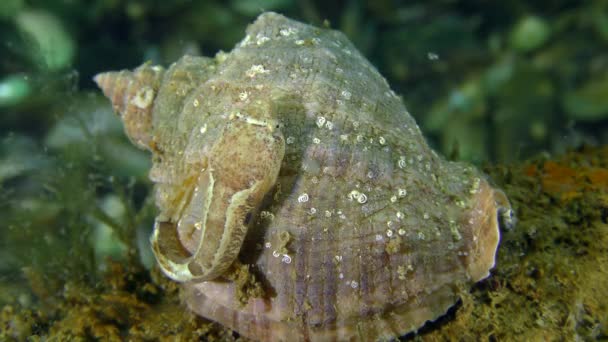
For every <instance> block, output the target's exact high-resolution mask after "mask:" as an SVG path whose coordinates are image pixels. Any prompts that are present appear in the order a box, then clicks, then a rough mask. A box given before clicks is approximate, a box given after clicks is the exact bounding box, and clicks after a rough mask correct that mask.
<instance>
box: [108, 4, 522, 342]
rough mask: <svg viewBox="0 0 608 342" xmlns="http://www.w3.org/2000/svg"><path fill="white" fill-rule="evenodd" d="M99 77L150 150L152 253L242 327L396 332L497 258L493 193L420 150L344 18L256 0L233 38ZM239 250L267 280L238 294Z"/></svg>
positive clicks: (257, 333) (273, 336)
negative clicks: (297, 12) (345, 29)
mask: <svg viewBox="0 0 608 342" xmlns="http://www.w3.org/2000/svg"><path fill="white" fill-rule="evenodd" d="M96 81H97V83H98V84H99V86H100V87H101V88H102V90H103V91H104V93H105V94H106V96H108V97H109V98H110V99H111V100H112V103H113V104H114V106H115V108H116V110H117V111H118V112H119V113H120V114H121V117H122V119H123V121H124V122H125V128H126V133H127V135H129V137H130V138H131V140H132V141H134V142H135V143H136V144H137V145H138V146H140V147H142V148H146V149H149V150H150V151H151V152H152V153H153V161H154V164H153V167H152V170H151V171H150V178H151V179H152V180H153V181H154V182H155V191H156V202H157V206H158V208H159V210H160V213H159V215H158V217H157V219H156V226H155V230H154V233H153V236H152V244H153V248H154V252H155V255H156V257H157V260H158V262H159V265H160V267H161V269H162V270H163V271H164V272H165V274H167V275H168V276H169V277H171V278H173V279H175V280H177V281H181V282H183V283H184V290H185V291H184V293H185V297H186V300H185V301H186V303H187V305H188V307H189V308H190V309H191V310H193V311H194V312H196V313H198V314H200V315H202V316H205V317H207V318H210V319H212V320H215V321H218V322H220V323H222V324H224V325H226V326H228V327H230V328H232V329H234V330H236V331H238V332H239V333H240V334H242V335H244V336H247V337H250V338H253V339H257V340H265V341H286V340H290V341H293V340H302V341H307V340H312V341H321V340H363V341H368V340H375V339H385V338H392V337H396V336H399V335H402V334H405V333H407V332H409V331H412V330H416V329H418V328H419V327H420V326H422V325H423V324H424V323H425V322H426V321H428V320H434V319H436V318H437V317H439V316H441V315H443V314H444V313H445V312H446V310H447V309H448V308H449V307H450V306H452V305H453V304H454V303H455V302H456V300H457V297H458V291H459V290H458V289H459V288H462V286H463V285H467V284H471V283H473V282H476V281H478V280H480V279H483V278H485V277H487V276H488V275H489V270H490V269H491V268H492V267H493V266H494V260H495V253H496V249H497V247H498V242H499V236H500V234H499V229H498V220H497V216H498V215H499V214H501V213H503V212H507V211H509V210H510V208H509V205H508V201H507V200H506V198H505V197H504V194H502V192H500V191H499V190H495V189H493V188H492V187H491V186H490V184H489V183H488V181H487V180H486V179H485V178H484V176H483V175H482V174H481V173H480V172H479V171H477V170H476V169H475V168H474V167H472V166H469V165H465V164H462V163H457V162H450V161H446V160H444V159H443V158H441V157H439V156H438V155H437V154H436V153H435V152H433V151H432V150H431V149H430V148H429V147H428V145H427V144H426V142H425V140H424V138H423V136H422V134H421V132H420V130H419V128H418V126H417V125H416V123H415V122H414V120H413V118H412V117H411V116H410V115H409V113H408V112H407V110H406V109H405V107H404V105H403V103H402V102H401V100H400V98H399V97H398V96H397V95H396V94H395V93H394V92H393V91H392V90H391V89H390V88H389V86H388V84H387V82H386V80H385V79H384V78H383V77H382V76H381V75H380V74H379V73H378V71H377V70H376V69H375V68H374V67H373V66H372V65H371V64H370V63H369V62H368V61H367V60H366V59H365V58H364V57H363V56H361V54H360V53H359V52H358V51H357V50H356V49H355V48H354V46H353V45H352V44H351V43H350V42H349V41H348V39H346V37H345V36H344V35H343V34H341V33H339V32H336V31H332V30H326V29H319V28H316V27H313V26H309V25H306V24H302V23H299V22H296V21H293V20H290V19H287V18H285V17H283V16H281V15H279V14H276V13H264V14H262V15H260V17H259V18H258V19H257V20H256V21H255V22H254V23H253V24H252V25H250V26H249V28H248V29H247V35H246V37H245V38H244V39H243V41H241V42H240V43H239V44H238V45H237V46H236V47H235V48H234V49H233V50H232V51H231V52H229V53H219V54H218V55H217V56H216V57H215V58H206V57H192V56H184V57H183V58H181V59H180V60H178V61H177V62H175V63H174V64H172V65H171V66H170V67H169V68H168V69H167V70H164V69H162V68H160V67H153V66H149V65H144V66H142V67H140V68H138V69H135V71H133V72H128V71H121V72H117V73H116V72H110V73H104V74H100V75H98V76H97V77H96ZM506 216H508V215H506ZM237 259H238V263H239V264H240V263H243V264H247V265H250V266H251V268H252V269H253V271H252V272H254V273H255V274H256V277H257V278H259V280H260V284H262V286H263V287H264V288H265V295H264V296H262V297H258V298H246V300H245V303H244V304H243V303H242V301H243V297H242V296H241V295H240V294H239V290H240V289H239V285H238V284H237V283H236V282H235V281H234V277H227V276H226V272H227V270H228V268H229V266H230V265H231V264H233V262H235V261H236V260H237Z"/></svg>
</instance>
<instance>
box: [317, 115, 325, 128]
mask: <svg viewBox="0 0 608 342" xmlns="http://www.w3.org/2000/svg"><path fill="white" fill-rule="evenodd" d="M324 124H325V118H324V117H322V116H319V117H317V126H319V128H321V127H323V125H324Z"/></svg>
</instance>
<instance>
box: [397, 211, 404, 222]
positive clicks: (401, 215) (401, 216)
mask: <svg viewBox="0 0 608 342" xmlns="http://www.w3.org/2000/svg"><path fill="white" fill-rule="evenodd" d="M396 215H397V218H398V219H400V220H401V219H402V218H403V213H402V212H400V211H398V212H397V214H396Z"/></svg>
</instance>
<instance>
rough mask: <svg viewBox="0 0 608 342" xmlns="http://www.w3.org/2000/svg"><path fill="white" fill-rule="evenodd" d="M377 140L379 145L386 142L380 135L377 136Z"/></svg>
mask: <svg viewBox="0 0 608 342" xmlns="http://www.w3.org/2000/svg"><path fill="white" fill-rule="evenodd" d="M378 142H379V143H380V145H384V144H386V139H384V137H380V138H378Z"/></svg>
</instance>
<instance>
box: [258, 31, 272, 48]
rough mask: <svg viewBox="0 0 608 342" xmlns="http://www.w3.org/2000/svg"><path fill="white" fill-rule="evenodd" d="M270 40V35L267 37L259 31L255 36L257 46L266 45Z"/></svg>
mask: <svg viewBox="0 0 608 342" xmlns="http://www.w3.org/2000/svg"><path fill="white" fill-rule="evenodd" d="M269 40H270V38H269V37H266V36H265V35H263V34H261V33H258V34H257V35H256V36H255V43H256V45H257V46H262V45H264V44H265V43H266V42H267V41H269Z"/></svg>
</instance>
